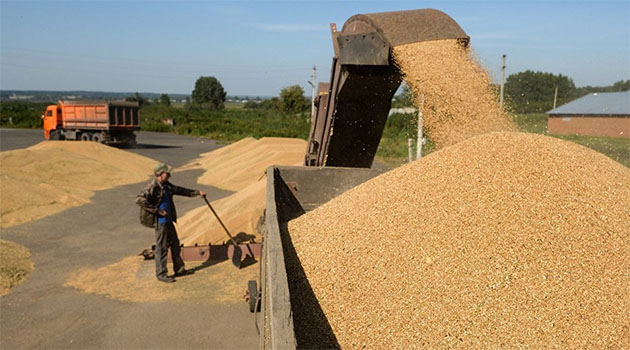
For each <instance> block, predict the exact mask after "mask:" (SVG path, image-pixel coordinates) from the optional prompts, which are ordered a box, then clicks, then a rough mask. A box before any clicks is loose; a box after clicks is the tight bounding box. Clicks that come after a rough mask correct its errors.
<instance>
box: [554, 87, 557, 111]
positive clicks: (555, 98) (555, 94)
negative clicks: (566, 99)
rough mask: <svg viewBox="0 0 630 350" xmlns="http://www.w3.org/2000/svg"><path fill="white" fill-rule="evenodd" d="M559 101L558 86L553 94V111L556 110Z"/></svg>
mask: <svg viewBox="0 0 630 350" xmlns="http://www.w3.org/2000/svg"><path fill="white" fill-rule="evenodd" d="M557 100H558V87H557V86H556V92H555V93H554V94H553V109H556V101H557Z"/></svg>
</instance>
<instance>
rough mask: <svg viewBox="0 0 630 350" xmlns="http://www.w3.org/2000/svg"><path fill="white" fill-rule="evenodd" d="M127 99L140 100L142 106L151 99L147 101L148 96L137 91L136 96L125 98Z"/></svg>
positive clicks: (130, 100)
mask: <svg viewBox="0 0 630 350" xmlns="http://www.w3.org/2000/svg"><path fill="white" fill-rule="evenodd" d="M125 101H129V102H138V106H139V107H140V108H142V107H144V106H145V105H148V104H149V101H147V99H146V97H144V96H142V95H140V93H138V92H136V95H135V96H129V97H126V98H125Z"/></svg>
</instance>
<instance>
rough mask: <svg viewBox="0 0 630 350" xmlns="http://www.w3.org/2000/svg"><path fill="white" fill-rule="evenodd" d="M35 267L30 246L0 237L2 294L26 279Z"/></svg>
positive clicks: (0, 282) (0, 284)
mask: <svg viewBox="0 0 630 350" xmlns="http://www.w3.org/2000/svg"><path fill="white" fill-rule="evenodd" d="M34 268H35V264H33V261H32V260H31V252H30V251H29V250H28V248H26V247H25V246H23V245H21V244H17V243H15V242H11V241H5V240H3V239H0V296H3V295H6V294H8V293H9V291H10V290H11V288H13V287H15V286H17V285H19V284H20V283H22V282H23V281H24V280H26V277H28V275H29V274H30V273H31V272H33V269H34Z"/></svg>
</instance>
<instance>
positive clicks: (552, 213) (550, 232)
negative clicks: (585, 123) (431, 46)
mask: <svg viewBox="0 0 630 350" xmlns="http://www.w3.org/2000/svg"><path fill="white" fill-rule="evenodd" d="M628 208H630V170H628V169H627V168H625V167H624V166H622V165H621V164H619V163H616V162H614V161H612V160H611V159H609V158H607V157H605V156H603V155H601V154H599V153H597V152H594V151H592V150H590V149H587V148H585V147H582V146H579V145H576V144H573V143H570V142H567V141H562V140H559V139H555V138H551V137H546V136H540V135H533V134H525V133H513V132H504V133H488V134H484V135H480V136H476V137H474V138H470V139H468V140H465V141H462V142H460V143H458V144H456V145H453V146H450V147H446V148H444V149H442V150H439V151H437V152H434V153H432V154H430V155H429V156H427V157H425V158H423V159H422V160H420V161H417V162H413V163H410V164H408V165H405V166H402V167H400V168H397V169H394V170H392V171H390V172H388V173H385V174H383V175H381V176H379V177H377V178H374V179H372V180H370V181H368V182H366V183H364V184H362V185H360V186H357V187H355V188H353V189H351V190H349V191H348V192H346V193H344V194H342V195H341V196H339V197H337V198H335V199H333V200H332V201H330V202H328V203H326V204H324V205H322V206H321V207H319V208H317V209H316V210H313V211H312V212H309V213H307V214H305V215H303V216H301V217H299V218H297V219H295V220H293V221H291V222H290V223H289V231H290V232H291V239H292V241H293V243H294V247H295V251H296V253H297V255H298V256H299V259H300V262H299V263H300V264H301V267H303V272H304V273H305V275H306V276H307V277H308V283H310V286H311V287H312V291H313V292H314V294H315V296H316V297H317V299H318V300H319V303H320V305H321V311H323V314H325V315H326V317H327V319H328V322H329V323H330V327H331V328H332V331H333V332H334V335H335V336H336V340H337V341H338V344H339V345H341V347H342V348H351V349H352V348H369V349H385V348H405V349H406V348H420V347H424V348H429V349H434V348H454V347H459V348H465V349H468V348H476V349H495V348H503V347H506V348H532V349H538V348H564V349H575V348H587V349H603V348H614V349H624V348H625V349H627V348H629V347H630V343H629V340H630V333H629V332H630V318H628V310H630V297H629V295H630V274H629V271H630V251H629V250H630V246H629V245H628V242H629V239H630V226H629V223H630V213H629V212H628ZM288 266H289V267H290V268H291V269H293V270H294V271H293V273H295V269H299V267H300V265H299V264H295V263H292V264H289V265H288ZM298 275H299V271H298ZM307 292H308V291H307ZM296 298H298V299H299V298H300V296H297V297H296ZM308 312H311V310H307V311H306V313H307V314H308ZM312 312H313V314H317V310H316V307H313V310H312ZM296 313H297V312H295V313H294V314H296ZM295 322H296V324H298V323H301V324H302V325H305V329H309V328H308V327H309V322H313V323H315V322H314V321H313V316H312V315H311V316H307V317H304V318H303V319H299V320H298V319H296V320H295ZM310 336H312V337H313V338H311V339H312V341H313V342H314V344H318V342H319V341H320V340H319V339H317V337H318V336H319V333H318V332H313V333H312V334H310ZM321 341H322V342H324V343H323V344H331V342H330V341H328V342H325V341H326V339H323V340H321ZM332 344H333V345H334V342H333V343H332Z"/></svg>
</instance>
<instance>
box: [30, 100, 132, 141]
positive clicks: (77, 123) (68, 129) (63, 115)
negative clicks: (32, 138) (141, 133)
mask: <svg viewBox="0 0 630 350" xmlns="http://www.w3.org/2000/svg"><path fill="white" fill-rule="evenodd" d="M42 120H43V124H44V137H45V138H46V140H81V141H95V142H102V143H119V144H123V145H127V146H130V147H132V146H134V145H135V144H136V134H135V133H134V131H136V130H140V115H139V107H138V102H122V101H115V102H114V101H59V104H56V105H50V106H48V107H46V110H45V111H44V114H43V115H42Z"/></svg>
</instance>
